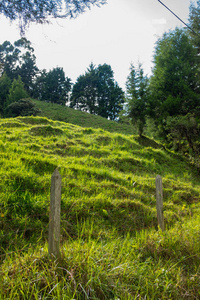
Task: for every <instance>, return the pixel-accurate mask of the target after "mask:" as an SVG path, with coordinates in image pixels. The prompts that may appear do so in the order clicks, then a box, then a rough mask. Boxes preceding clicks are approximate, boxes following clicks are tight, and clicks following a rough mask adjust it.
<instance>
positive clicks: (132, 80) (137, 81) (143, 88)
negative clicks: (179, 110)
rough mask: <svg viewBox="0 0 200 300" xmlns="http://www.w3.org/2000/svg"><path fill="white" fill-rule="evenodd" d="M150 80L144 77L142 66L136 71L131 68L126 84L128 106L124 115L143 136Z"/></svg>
mask: <svg viewBox="0 0 200 300" xmlns="http://www.w3.org/2000/svg"><path fill="white" fill-rule="evenodd" d="M147 101H148V78H147V76H145V75H144V71H143V69H142V65H141V64H140V63H139V65H138V68H137V69H136V68H135V67H134V66H133V65H131V67H130V74H129V76H128V78H127V82H126V105H125V112H124V114H125V115H126V116H127V118H128V119H129V120H130V121H131V123H132V124H134V125H136V126H137V129H138V133H139V135H140V136H141V135H142V134H143V131H144V126H145V124H146V116H147Z"/></svg>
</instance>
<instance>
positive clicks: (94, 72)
mask: <svg viewBox="0 0 200 300" xmlns="http://www.w3.org/2000/svg"><path fill="white" fill-rule="evenodd" d="M123 102H124V93H123V91H122V89H121V88H120V87H119V86H118V84H117V82H115V80H114V74H113V71H112V69H111V66H110V65H107V64H103V65H99V66H98V67H95V66H94V65H93V64H91V65H90V66H89V68H88V69H87V71H86V72H85V74H84V75H81V76H79V77H78V79H77V81H76V83H75V84H74V86H73V89H72V95H71V98H70V107H72V108H76V109H80V110H82V111H87V112H89V113H91V114H95V115H99V116H102V117H104V118H109V119H110V120H115V119H116V118H117V117H118V113H119V111H120V110H122V104H123Z"/></svg>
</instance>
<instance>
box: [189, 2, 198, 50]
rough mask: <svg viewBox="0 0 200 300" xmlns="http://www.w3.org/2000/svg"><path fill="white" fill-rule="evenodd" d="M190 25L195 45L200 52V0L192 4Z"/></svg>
mask: <svg viewBox="0 0 200 300" xmlns="http://www.w3.org/2000/svg"><path fill="white" fill-rule="evenodd" d="M189 25H190V27H191V28H192V29H193V31H189V34H190V36H191V39H192V43H193V45H194V46H195V47H196V48H197V51H198V53H200V0H197V1H196V3H194V2H192V3H191V5H190V14H189Z"/></svg>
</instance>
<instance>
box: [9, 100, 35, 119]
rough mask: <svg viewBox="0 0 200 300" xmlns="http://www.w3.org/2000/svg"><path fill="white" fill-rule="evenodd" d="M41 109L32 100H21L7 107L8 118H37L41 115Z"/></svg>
mask: <svg viewBox="0 0 200 300" xmlns="http://www.w3.org/2000/svg"><path fill="white" fill-rule="evenodd" d="M40 112H41V111H40V109H39V108H38V107H37V106H36V105H35V103H33V102H32V101H31V99H29V98H27V99H21V100H19V101H17V102H13V103H11V104H10V105H8V106H7V107H6V110H5V115H6V117H18V116H36V115H38V114H39V113H40Z"/></svg>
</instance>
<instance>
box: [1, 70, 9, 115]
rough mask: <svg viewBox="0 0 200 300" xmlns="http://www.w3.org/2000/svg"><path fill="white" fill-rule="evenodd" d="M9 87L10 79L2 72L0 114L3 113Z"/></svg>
mask: <svg viewBox="0 0 200 300" xmlns="http://www.w3.org/2000/svg"><path fill="white" fill-rule="evenodd" d="M10 87H11V79H10V78H9V77H8V76H7V74H6V73H4V74H3V75H2V76H1V77H0V115H3V113H4V109H5V106H6V100H7V96H8V94H9V90H10Z"/></svg>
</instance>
